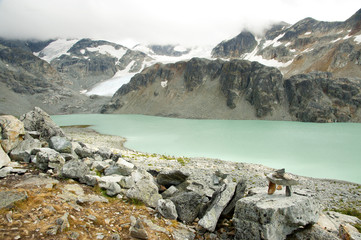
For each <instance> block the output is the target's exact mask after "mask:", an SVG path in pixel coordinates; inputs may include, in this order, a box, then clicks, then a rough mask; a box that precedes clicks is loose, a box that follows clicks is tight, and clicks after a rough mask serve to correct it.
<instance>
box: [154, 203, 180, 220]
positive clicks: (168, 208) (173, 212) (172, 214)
mask: <svg viewBox="0 0 361 240" xmlns="http://www.w3.org/2000/svg"><path fill="white" fill-rule="evenodd" d="M157 211H158V212H159V213H160V214H161V215H162V216H163V217H165V218H168V219H171V220H175V219H177V218H178V213H177V209H176V207H175V205H174V203H173V202H172V201H171V200H169V199H159V200H158V205H157Z"/></svg>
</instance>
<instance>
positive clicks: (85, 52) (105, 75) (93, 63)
mask: <svg viewBox="0 0 361 240" xmlns="http://www.w3.org/2000/svg"><path fill="white" fill-rule="evenodd" d="M36 55H37V56H39V57H40V58H42V59H44V60H46V61H48V62H49V63H50V64H51V65H52V66H53V67H54V68H55V69H56V70H57V71H58V72H59V73H60V75H61V76H62V78H63V79H64V80H67V82H68V83H69V84H71V85H72V88H73V89H74V90H84V89H89V88H90V87H92V86H94V85H95V84H97V83H99V82H101V81H104V80H106V79H110V78H111V77H113V76H114V75H115V74H116V73H117V72H118V71H121V70H124V69H125V68H126V67H127V66H128V65H129V64H132V66H131V71H133V72H138V71H140V70H141V69H142V68H143V65H144V64H145V62H147V61H148V62H149V61H150V60H151V58H150V57H149V56H147V55H146V54H144V53H141V52H138V51H133V50H130V49H128V48H126V47H124V46H122V45H119V44H115V43H112V42H108V41H102V40H91V39H81V40H64V39H58V40H56V41H54V42H52V43H50V44H49V45H48V46H47V47H45V48H44V49H42V50H41V51H40V52H38V53H36Z"/></svg>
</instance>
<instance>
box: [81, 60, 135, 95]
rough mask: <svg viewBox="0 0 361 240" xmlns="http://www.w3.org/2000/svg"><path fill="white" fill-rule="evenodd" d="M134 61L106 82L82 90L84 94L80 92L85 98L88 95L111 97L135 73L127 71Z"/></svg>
mask: <svg viewBox="0 0 361 240" xmlns="http://www.w3.org/2000/svg"><path fill="white" fill-rule="evenodd" d="M133 64H134V61H131V62H130V63H129V64H128V66H127V67H126V68H125V69H124V70H122V71H118V72H117V73H115V74H114V76H113V77H112V78H110V79H108V80H105V81H103V82H101V83H98V84H96V85H95V86H94V87H93V88H91V89H90V90H89V91H87V90H84V91H85V92H82V93H84V94H86V95H87V96H90V95H99V96H113V95H114V93H115V92H116V91H117V90H118V89H119V88H120V87H121V86H123V85H124V84H127V83H128V82H129V81H130V79H131V78H132V77H133V76H134V75H135V74H136V73H130V72H129V70H130V68H131V67H132V66H133Z"/></svg>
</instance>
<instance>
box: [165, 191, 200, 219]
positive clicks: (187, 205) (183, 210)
mask: <svg viewBox="0 0 361 240" xmlns="http://www.w3.org/2000/svg"><path fill="white" fill-rule="evenodd" d="M170 200H171V201H172V202H173V203H174V205H175V207H176V209H177V213H178V218H179V220H181V221H183V222H185V223H192V222H193V221H194V219H196V217H197V216H198V213H199V211H200V208H201V204H202V196H201V195H199V194H198V193H196V192H181V193H179V194H176V195H175V196H173V197H171V198H170Z"/></svg>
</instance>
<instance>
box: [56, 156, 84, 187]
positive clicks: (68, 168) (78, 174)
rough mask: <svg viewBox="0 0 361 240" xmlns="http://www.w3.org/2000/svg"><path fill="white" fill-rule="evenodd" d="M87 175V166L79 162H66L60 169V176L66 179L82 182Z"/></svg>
mask: <svg viewBox="0 0 361 240" xmlns="http://www.w3.org/2000/svg"><path fill="white" fill-rule="evenodd" d="M88 174H89V168H88V166H87V165H86V164H85V163H84V162H82V161H81V160H71V161H69V162H66V163H65V164H64V166H63V167H62V169H61V175H62V176H63V177H66V178H72V179H77V180H79V181H80V182H84V177H85V175H88Z"/></svg>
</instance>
